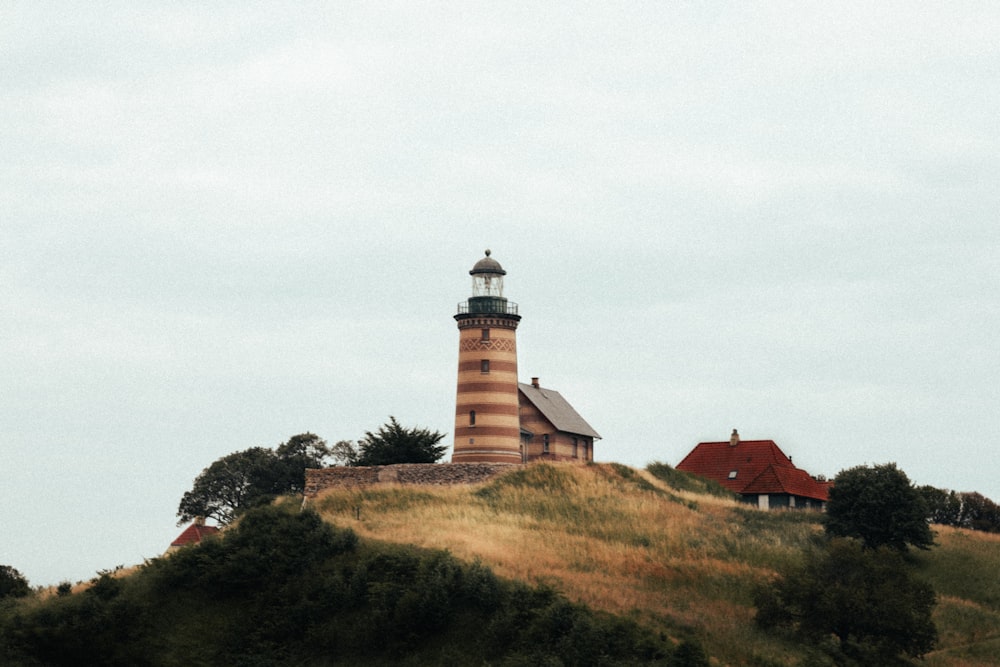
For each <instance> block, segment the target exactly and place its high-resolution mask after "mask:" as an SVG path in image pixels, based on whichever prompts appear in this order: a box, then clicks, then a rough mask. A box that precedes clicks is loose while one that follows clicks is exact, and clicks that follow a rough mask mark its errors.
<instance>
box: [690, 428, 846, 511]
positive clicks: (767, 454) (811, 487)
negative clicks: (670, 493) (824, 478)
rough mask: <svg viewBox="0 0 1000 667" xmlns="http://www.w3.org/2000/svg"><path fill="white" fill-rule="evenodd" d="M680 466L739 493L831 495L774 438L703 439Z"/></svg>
mask: <svg viewBox="0 0 1000 667" xmlns="http://www.w3.org/2000/svg"><path fill="white" fill-rule="evenodd" d="M677 469H678V470H683V471H684V472H690V473H694V474H695V475H699V476H701V477H707V478H708V479H711V480H715V481H716V482H718V483H719V484H721V485H722V486H724V487H726V488H727V489H729V490H730V491H733V492H735V493H742V494H764V493H767V494H780V493H788V494H791V495H795V496H802V497H806V498H815V499H817V500H826V499H827V487H828V485H827V484H824V483H822V482H817V481H816V480H815V479H813V478H812V477H810V475H809V473H807V472H806V471H805V470H801V469H800V468H796V467H795V466H794V465H793V464H792V460H791V459H790V458H788V456H786V455H785V453H784V452H783V451H781V448H780V447H778V445H777V444H775V442H774V441H773V440H740V441H739V442H737V443H736V444H735V445H733V444H731V443H730V442H728V441H725V442H700V443H698V445H697V446H696V447H695V448H694V449H692V450H691V453H690V454H688V455H687V456H685V457H684V459H683V460H682V461H681V462H680V463H678V464H677Z"/></svg>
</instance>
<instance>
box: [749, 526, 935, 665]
mask: <svg viewBox="0 0 1000 667" xmlns="http://www.w3.org/2000/svg"><path fill="white" fill-rule="evenodd" d="M755 604H756V606H757V617H756V621H757V623H758V625H760V626H761V627H763V628H768V629H775V628H786V629H789V630H791V631H792V632H794V633H795V634H796V635H798V636H800V637H802V638H805V639H806V640H808V641H811V642H812V643H814V644H817V645H822V644H823V643H824V641H825V640H826V638H827V637H829V636H831V635H832V636H835V637H836V638H837V640H838V641H839V650H840V652H842V653H843V654H844V655H847V656H850V657H852V658H854V659H859V660H862V661H863V662H864V664H888V663H889V662H891V661H892V660H893V659H895V657H896V656H898V655H900V654H905V655H909V656H914V657H918V656H921V655H923V654H924V653H926V652H927V651H929V650H930V649H931V648H933V647H934V644H935V642H936V640H937V630H936V629H935V627H934V623H933V621H932V620H931V611H932V609H933V607H934V604H935V596H934V591H933V590H932V589H931V587H930V586H929V585H927V584H926V583H924V582H922V581H919V580H917V579H914V578H913V577H912V576H911V575H910V573H909V570H908V568H907V565H906V563H905V562H904V560H903V557H902V556H901V555H900V554H899V552H897V551H894V550H891V549H888V548H885V547H883V548H880V549H877V550H872V549H865V548H863V547H862V546H861V544H860V543H858V542H856V541H854V540H846V539H834V540H831V541H830V543H829V545H828V546H827V547H826V548H825V549H816V550H813V551H810V552H809V553H808V554H807V556H806V558H805V560H804V562H803V563H801V564H800V565H797V566H795V567H793V568H790V569H789V570H788V571H787V572H785V573H784V574H783V575H782V576H779V578H778V579H777V580H775V581H774V582H773V583H771V584H769V585H766V586H764V587H762V588H760V589H759V590H758V591H757V594H756V596H755ZM872 661H874V662H872Z"/></svg>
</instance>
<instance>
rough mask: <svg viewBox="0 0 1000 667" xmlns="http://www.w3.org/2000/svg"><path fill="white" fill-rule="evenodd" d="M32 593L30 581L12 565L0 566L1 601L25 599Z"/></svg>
mask: <svg viewBox="0 0 1000 667" xmlns="http://www.w3.org/2000/svg"><path fill="white" fill-rule="evenodd" d="M30 593H31V587H30V586H28V580H27V579H26V578H25V577H24V575H23V574H21V573H20V572H18V571H17V570H16V569H15V568H13V567H11V566H10V565H0V600H2V599H3V598H23V597H26V596H27V595H28V594H30Z"/></svg>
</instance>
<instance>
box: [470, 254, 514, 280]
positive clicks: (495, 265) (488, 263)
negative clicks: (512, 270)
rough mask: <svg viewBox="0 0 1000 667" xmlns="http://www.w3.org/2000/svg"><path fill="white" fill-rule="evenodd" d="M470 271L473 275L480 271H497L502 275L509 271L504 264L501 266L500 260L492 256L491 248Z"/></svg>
mask: <svg viewBox="0 0 1000 667" xmlns="http://www.w3.org/2000/svg"><path fill="white" fill-rule="evenodd" d="M469 273H470V274H471V275H473V276H474V275H476V274H479V273H496V274H499V275H501V276H505V275H507V272H506V271H504V270H503V267H502V266H500V262H498V261H496V260H495V259H493V258H492V257H490V251H489V250H487V251H486V257H483V258H482V259H481V260H479V261H478V262H476V265H475V266H473V267H472V270H471V271H469Z"/></svg>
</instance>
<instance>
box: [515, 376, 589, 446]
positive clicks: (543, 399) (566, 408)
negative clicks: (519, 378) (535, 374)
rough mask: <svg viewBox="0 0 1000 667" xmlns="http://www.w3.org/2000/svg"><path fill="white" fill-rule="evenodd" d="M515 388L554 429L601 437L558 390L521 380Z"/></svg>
mask: <svg viewBox="0 0 1000 667" xmlns="http://www.w3.org/2000/svg"><path fill="white" fill-rule="evenodd" d="M517 388H518V389H520V390H521V393H522V394H524V395H525V397H526V398H527V399H528V400H529V401H531V403H532V404H533V405H534V406H535V407H536V408H538V410H539V412H541V413H542V414H543V415H545V418H546V419H548V420H549V421H550V422H552V425H553V426H555V427H556V429H558V430H560V431H566V432H567V433H575V434H576V435H586V436H590V437H592V438H600V437H601V436H600V435H599V434H598V433H597V431H595V430H594V429H593V428H591V426H590V424H588V423H587V421H586V420H585V419H584V418H583V417H581V416H580V413H579V412H577V411H576V410H574V409H573V406H572V405H570V404H569V403H568V402H567V401H566V399H565V398H563V397H562V394H560V393H559V392H558V391H554V390H552V389H546V388H545V387H535V386H534V385H530V384H524V383H523V382H518V383H517Z"/></svg>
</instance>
